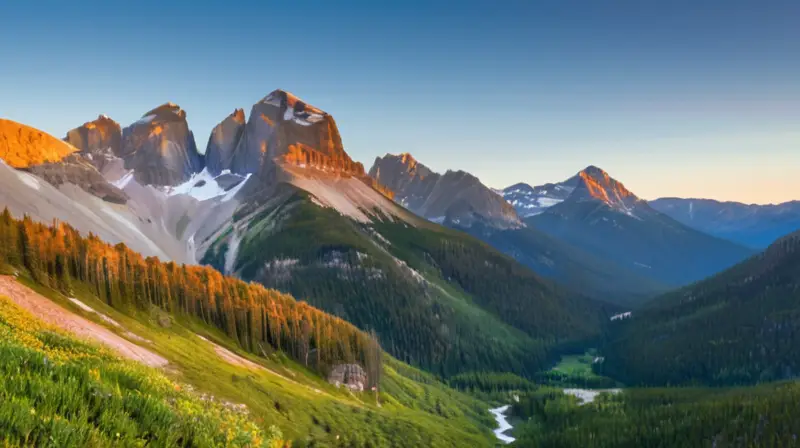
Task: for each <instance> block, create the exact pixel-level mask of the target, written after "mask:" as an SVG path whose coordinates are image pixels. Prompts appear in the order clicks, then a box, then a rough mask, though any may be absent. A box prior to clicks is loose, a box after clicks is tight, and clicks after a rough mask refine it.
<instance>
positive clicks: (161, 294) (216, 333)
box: [0, 215, 493, 447]
mask: <svg viewBox="0 0 800 448" xmlns="http://www.w3.org/2000/svg"><path fill="white" fill-rule="evenodd" d="M9 223H10V224H11V225H10V226H9V225H8V224H9ZM15 230H16V231H15ZM9 240H15V243H14V244H11V245H4V246H2V248H3V249H4V250H3V251H1V252H0V258H2V259H3V260H5V263H6V264H3V262H0V266H5V267H3V268H2V270H0V272H3V273H6V274H8V273H11V274H14V273H20V275H21V276H20V277H19V280H20V281H23V282H25V283H26V284H27V285H28V286H29V287H30V288H33V290H35V291H36V292H38V294H40V295H41V296H44V297H47V298H49V300H52V301H54V302H56V303H58V304H60V305H61V306H62V307H64V308H66V309H67V310H69V311H71V312H72V313H75V314H78V315H81V316H83V317H84V318H86V319H89V320H91V321H94V322H95V323H97V324H99V325H101V326H103V327H105V329H107V330H109V331H111V332H113V333H116V335H117V336H119V337H121V338H124V339H126V340H127V341H128V342H130V343H133V344H137V345H139V346H141V347H145V348H147V349H148V350H149V351H151V352H153V353H155V354H156V355H158V356H160V357H163V358H165V359H166V360H167V361H168V364H167V365H166V367H165V368H164V369H163V372H162V374H163V375H166V376H167V377H168V378H169V379H170V380H172V381H173V382H175V383H177V384H179V385H180V386H181V387H182V388H184V390H187V389H188V390H190V391H193V392H195V393H197V394H199V396H200V397H204V396H205V397H206V398H207V397H208V396H209V395H210V396H213V397H214V400H215V401H219V402H220V403H222V405H223V406H229V407H232V408H234V409H247V415H248V418H251V419H252V420H253V421H254V422H255V424H256V425H257V427H258V428H260V430H261V431H262V432H268V431H270V428H271V427H272V426H273V425H274V426H276V427H277V428H280V430H281V431H282V433H283V438H285V439H287V440H291V441H292V442H293V446H397V445H401V444H406V443H411V444H412V445H416V446H441V447H449V446H491V445H492V443H493V442H492V440H493V439H492V435H491V432H490V431H489V429H490V428H491V426H492V425H493V420H492V419H491V416H490V415H489V414H488V412H487V409H488V407H489V405H488V404H486V403H484V402H482V401H479V400H476V399H473V398H470V397H468V396H466V395H463V394H461V393H459V392H456V391H454V390H452V389H449V388H448V387H447V386H446V385H444V384H442V383H441V382H439V381H437V380H436V379H434V378H433V377H431V376H430V375H428V374H424V373H422V372H419V371H418V370H416V369H414V368H411V367H409V366H407V365H404V364H402V363H400V362H398V361H396V360H394V359H392V358H389V357H388V356H385V355H382V354H381V353H380V352H378V354H379V355H380V357H381V358H382V359H381V360H382V362H381V363H380V364H379V366H380V369H379V371H378V372H377V373H375V372H373V371H371V370H370V369H369V364H367V365H365V368H366V369H367V370H368V371H370V372H371V373H370V374H369V375H370V378H371V380H370V381H372V382H373V383H374V384H377V386H378V393H379V396H378V397H376V394H375V392H372V391H368V392H350V391H349V390H347V389H346V388H340V389H337V388H336V387H334V386H332V385H330V384H328V382H327V381H326V380H325V378H324V375H325V372H326V370H327V369H326V368H325V367H324V365H325V362H324V360H325V356H328V355H325V356H323V354H324V352H325V351H327V349H326V348H325V347H326V346H327V344H332V345H334V346H336V347H339V348H338V349H337V350H334V351H333V352H331V353H334V352H338V353H339V354H340V356H342V358H340V359H339V361H338V362H360V361H359V359H358V357H354V352H355V353H357V351H358V347H359V344H361V343H362V342H361V338H362V337H363V336H364V334H362V333H361V332H358V331H357V330H355V329H354V328H353V327H352V326H351V325H349V324H347V323H345V322H343V321H340V320H338V319H335V318H333V317H331V316H327V315H325V314H324V313H321V312H319V311H316V313H321V314H314V313H315V312H314V311H312V309H310V308H309V309H307V308H304V307H308V305H304V304H302V303H297V302H295V301H294V299H292V298H290V297H288V296H284V295H280V294H278V293H277V292H273V293H270V294H272V295H267V296H264V297H262V298H263V299H265V300H266V302H265V303H266V305H267V306H266V307H265V309H264V313H265V314H263V315H262V318H263V320H262V321H261V322H263V323H264V324H265V325H267V326H268V327H270V326H274V325H276V323H280V322H281V320H282V319H284V318H286V319H288V320H287V321H285V322H284V323H280V326H281V327H282V329H281V330H280V331H278V329H275V331H271V330H267V331H266V333H265V336H267V335H276V336H275V337H274V338H273V336H269V337H267V338H266V340H262V341H261V342H260V343H255V344H254V342H257V341H258V339H259V338H258V337H257V338H256V339H255V340H254V339H253V338H252V337H251V336H252V335H255V334H256V333H255V328H253V327H258V325H252V323H253V322H257V320H256V312H255V311H254V310H258V308H256V307H255V306H254V305H255V304H256V303H257V301H258V300H257V297H259V296H258V294H261V293H258V291H261V289H263V288H262V287H261V286H258V285H247V284H245V283H244V282H241V281H238V280H235V279H226V280H225V281H222V280H221V279H220V278H215V277H214V275H219V274H214V273H213V272H207V271H204V270H208V271H211V269H210V268H192V267H174V266H170V265H164V264H159V262H158V261H157V260H154V259H147V260H145V261H142V260H138V259H137V258H136V257H137V255H136V254H133V253H131V252H127V251H126V250H127V249H125V248H124V246H121V245H120V246H116V247H114V248H111V247H110V246H107V245H105V244H104V243H102V242H100V241H98V240H96V239H95V240H92V239H82V238H80V237H79V236H77V235H76V234H75V233H74V231H73V230H71V229H70V228H68V227H67V226H54V227H49V228H48V227H45V226H41V225H39V224H35V223H32V222H30V221H27V220H26V221H14V220H13V219H11V218H10V217H9V216H8V215H2V216H0V241H5V242H6V243H8V241H9ZM59 241H61V242H63V243H64V245H65V247H64V248H61V249H60V250H53V249H54V248H55V247H56V244H57V243H58V242H59ZM9 248H17V249H15V250H10V251H9V250H7V249H9ZM77 253H79V254H82V255H83V258H73V256H72V255H73V254H77ZM95 257H98V258H97V259H95ZM75 260H83V263H85V266H84V267H81V266H80V263H79V264H78V265H75V264H73V261H75ZM140 262H141V263H144V264H142V265H139V264H138V263H140ZM7 263H12V264H13V266H8V265H7ZM28 266H31V267H34V268H35V269H30V268H29V267H28ZM136 266H139V267H148V269H147V270H144V271H142V270H139V269H138V268H136ZM112 267H113V268H112ZM36 268H38V269H36ZM84 269H88V271H90V272H92V274H91V276H90V277H89V278H88V279H87V280H84V279H83V277H82V276H81V275H80V273H81V272H83V271H84ZM161 269H164V270H163V271H162V270H161ZM197 269H199V270H200V271H198V272H201V273H205V274H206V277H202V276H201V277H198V278H197V279H196V280H188V281H187V280H182V278H183V277H182V276H183V275H190V274H192V272H194V270H197ZM112 273H113V275H111V274H112ZM145 274H147V275H145ZM29 275H30V277H28V276H29ZM125 279H128V281H124V280H125ZM154 280H157V281H155V282H153V281H154ZM3 281H4V282H6V283H7V282H9V281H10V280H9V277H5V278H4V279H3ZM226 282H227V283H226ZM12 283H13V282H12ZM192 284H194V286H191V285H192ZM215 284H216V285H217V288H219V287H220V286H222V288H221V289H218V290H217V292H216V293H211V294H209V293H208V292H206V291H203V290H200V291H199V296H198V297H199V299H198V301H196V302H195V301H194V298H193V293H192V291H193V289H191V288H197V287H198V286H201V285H202V286H203V287H214V286H213V285H215ZM134 285H135V286H134ZM51 287H52V288H55V289H51ZM187 288H189V289H187ZM228 288H230V290H228ZM253 288H255V289H253ZM232 291H238V294H244V293H245V292H247V291H249V293H248V294H249V296H248V297H250V300H247V301H244V300H234V301H233V304H231V302H230V301H229V300H231V299H230V298H228V299H226V298H225V297H224V296H225V295H228V294H231V293H232ZM265 291H266V290H265ZM257 293H258V294H257ZM31 294H33V293H31ZM65 294H67V295H65ZM98 294H99V295H98ZM244 297H245V296H242V298H244ZM70 298H74V299H76V300H79V301H80V302H81V303H80V304H78V303H76V302H74V301H72V300H70ZM211 299H214V300H215V301H216V302H210V303H211V304H214V307H213V309H216V313H218V314H217V317H211V316H213V315H214V313H212V312H211V309H208V308H209V302H204V300H211ZM42 300H47V299H42ZM233 305H235V306H233ZM231 306H233V308H232V311H233V312H232V313H230V314H229V313H228V312H226V311H225V310H226V309H228V308H229V307H231ZM85 307H90V308H91V310H87V309H86V308H85ZM188 310H200V311H198V312H197V313H195V312H188ZM202 310H206V311H202ZM248 310H249V312H248ZM97 313H100V314H97ZM259 313H261V312H260V311H259ZM308 313H311V314H310V316H312V318H311V319H310V320H308V321H306V323H303V319H304V317H303V316H304V315H305V316H308V315H309V314H308ZM326 316H327V317H326ZM248 322H249V324H246V323H248ZM234 323H236V324H235V325H234ZM326 326H327V327H326ZM292 327H294V328H297V329H298V330H296V331H295V330H292V329H291V328H292ZM326 328H327V329H326ZM348 328H349V329H348ZM304 329H305V330H304ZM308 330H311V331H310V332H309V331H308ZM317 330H318V332H317ZM293 334H294V336H292V335H293ZM303 334H310V335H312V337H309V339H304V338H303V336H302V335H303ZM248 335H250V336H248ZM342 337H345V338H346V339H343V340H342V341H341V343H339V342H337V341H338V340H339V339H338V338H342ZM273 344H274V345H273ZM309 349H310V351H309ZM298 350H299V352H298ZM298 353H308V354H309V356H298ZM309 358H310V359H314V358H319V359H320V360H322V361H323V362H322V363H320V362H307V360H308V359H309ZM330 361H332V362H336V361H335V360H334V359H331V360H330ZM127 364H130V363H126V365H127ZM306 364H308V365H306ZM373 375H374V376H373ZM12 376H13V374H9V376H8V378H12ZM4 378H5V377H4ZM184 385H185V387H184ZM132 387H133V386H132ZM34 392H35V390H34ZM240 405H243V406H240ZM100 412H102V410H101V411H100ZM93 424H94V423H93ZM9 437H10V436H9ZM142 437H144V436H142ZM100 444H101V445H103V444H105V443H100ZM199 446H205V445H202V444H200V445H199Z"/></svg>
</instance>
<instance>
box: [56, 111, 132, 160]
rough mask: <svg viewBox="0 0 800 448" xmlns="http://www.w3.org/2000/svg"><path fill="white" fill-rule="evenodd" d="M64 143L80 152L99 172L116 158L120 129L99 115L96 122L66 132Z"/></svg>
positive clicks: (114, 122) (120, 137) (119, 144)
mask: <svg viewBox="0 0 800 448" xmlns="http://www.w3.org/2000/svg"><path fill="white" fill-rule="evenodd" d="M64 141H66V142H68V143H69V144H71V145H72V146H75V147H76V148H78V150H80V152H81V155H83V156H84V157H85V158H86V159H87V160H89V161H90V162H92V164H93V165H94V166H95V167H96V168H97V169H99V170H102V169H103V168H104V167H105V165H106V164H107V163H108V162H109V161H110V160H112V159H113V158H115V157H117V156H118V154H119V152H120V149H121V147H122V128H121V127H120V125H119V123H117V122H116V121H114V120H112V119H111V118H109V117H107V116H105V115H100V116H98V117H97V119H96V120H93V121H88V122H86V123H84V124H83V125H81V126H79V127H77V128H75V129H72V130H71V131H69V132H67V136H66V137H64Z"/></svg>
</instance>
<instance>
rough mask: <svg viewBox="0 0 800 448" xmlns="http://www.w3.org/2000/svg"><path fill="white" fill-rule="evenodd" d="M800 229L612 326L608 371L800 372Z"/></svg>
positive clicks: (733, 376) (734, 375)
mask: <svg viewBox="0 0 800 448" xmlns="http://www.w3.org/2000/svg"><path fill="white" fill-rule="evenodd" d="M798 297H800V234H798V233H795V234H792V235H790V236H788V237H785V238H783V239H781V240H779V241H777V242H776V243H774V244H773V245H771V246H770V247H769V248H768V249H767V250H766V251H765V252H763V253H762V254H759V255H757V256H755V257H753V258H751V259H749V260H747V261H745V262H743V263H740V264H739V265H737V266H735V267H733V268H731V269H729V270H727V271H724V272H722V273H720V274H718V275H715V276H713V277H711V278H709V279H707V280H704V281H702V282H699V283H696V284H694V285H691V286H688V287H686V288H683V289H681V290H678V291H675V292H673V293H670V294H667V295H665V296H663V297H661V298H659V299H657V300H655V301H654V302H652V303H651V304H649V306H648V307H647V308H646V309H644V310H641V311H639V312H634V314H633V317H632V318H630V319H625V320H622V321H618V323H616V324H615V325H612V327H611V336H610V338H611V339H610V342H609V343H608V344H607V346H606V348H605V349H604V355H605V356H606V361H605V364H604V369H605V373H606V374H609V375H610V376H613V377H615V378H618V379H620V380H621V381H623V382H625V383H626V384H688V383H704V384H713V385H725V384H752V383H757V382H763V381H772V380H779V379H786V378H793V377H795V376H797V375H798V373H800V351H798V350H797V349H796V347H797V346H798V344H800V332H798V331H797V328H798V327H800V301H798Z"/></svg>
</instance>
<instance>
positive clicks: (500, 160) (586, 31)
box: [0, 0, 800, 203]
mask: <svg viewBox="0 0 800 448" xmlns="http://www.w3.org/2000/svg"><path fill="white" fill-rule="evenodd" d="M383 3H389V2H378V1H363V2H355V1H336V2H334V1H304V2H288V1H280V2H278V1H249V0H239V1H228V2H210V1H200V0H198V1H193V2H168V1H164V0H162V1H151V0H137V1H135V2H108V1H68V2H64V1H52V0H50V1H6V2H2V5H0V17H1V18H2V26H0V42H2V45H0V117H4V118H10V119H12V120H16V121H20V122H23V123H26V124H29V125H32V126H35V127H38V128H40V129H43V130H45V131H47V132H50V133H52V134H54V135H56V136H59V137H61V136H63V135H64V134H65V133H66V131H67V130H68V129H70V128H72V127H75V126H77V125H80V124H81V123H83V122H84V121H87V120H91V119H94V118H95V117H96V116H97V115H98V114H99V113H105V114H107V115H109V116H111V117H112V118H114V119H116V120H117V121H119V122H120V123H122V124H123V125H127V124H129V123H131V122H133V121H135V120H136V119H137V118H138V117H140V116H141V115H142V114H143V113H144V112H146V111H147V110H149V109H151V108H153V107H155V106H157V105H159V104H161V103H163V102H166V101H173V102H176V103H178V104H180V105H181V106H182V107H183V108H184V109H185V110H186V111H187V114H188V119H189V124H190V126H191V127H192V129H193V130H194V131H195V136H196V138H197V142H198V146H200V147H201V148H204V147H205V144H206V142H207V140H208V134H209V132H210V130H211V128H212V127H213V126H214V125H215V124H216V123H218V122H219V121H221V120H222V119H223V118H225V116H226V115H227V114H229V113H230V112H231V111H233V109H234V108H236V107H242V108H244V109H245V111H246V112H249V110H250V107H251V106H252V104H253V103H255V102H256V101H258V100H259V99H260V98H262V97H263V96H265V95H266V94H267V93H269V92H270V91H272V90H274V89H276V88H282V89H286V90H289V91H291V92H293V93H295V94H297V95H298V96H300V97H301V98H303V99H304V100H306V101H308V102H309V103H311V104H314V105H315V106H318V107H320V108H322V109H324V110H326V111H328V112H329V113H331V114H333V115H334V117H335V118H336V121H337V123H338V125H339V127H340V130H341V133H342V137H343V140H344V144H345V148H346V150H347V151H348V153H349V154H350V155H351V156H352V157H353V158H354V159H356V160H359V161H362V162H364V164H365V166H367V167H369V166H370V165H371V164H372V160H373V159H374V158H375V156H378V155H383V154H385V153H387V152H388V153H399V152H410V153H412V154H413V155H414V156H415V157H416V158H417V159H419V160H420V161H421V162H423V163H425V164H426V165H428V166H430V167H431V168H433V169H435V170H438V171H444V170H446V169H464V170H466V171H469V172H471V173H473V174H475V175H477V176H478V177H480V178H481V180H483V181H484V182H485V183H486V184H488V185H490V186H492V187H504V186H507V185H510V184H512V183H516V182H520V181H524V182H528V183H531V184H534V185H535V184H541V183H545V182H552V181H559V180H563V179H565V178H567V177H569V176H570V175H572V174H574V173H575V172H577V171H578V170H580V169H582V168H583V167H585V166H587V165H590V164H594V165H597V166H600V167H602V168H604V169H605V170H606V171H608V172H609V173H610V174H611V175H612V176H614V177H616V178H617V179H619V180H620V181H622V182H624V183H625V184H626V186H627V187H628V188H629V189H631V190H632V191H634V192H635V193H637V194H638V195H639V196H642V197H644V198H647V199H651V198H655V197H660V196H687V197H708V198H714V199H721V200H737V201H743V202H756V203H768V202H782V201H787V200H792V199H800V175H798V171H799V170H798V169H799V168H800V25H798V23H800V2H798V1H791V2H789V1H787V2H776V1H764V2H755V1H738V0H726V1H723V0H719V1H696V0H694V1H683V0H680V1H677V0H670V1H669V2H657V1H648V0H630V1H621V0H620V1H617V0H608V1H594V0H585V1H558V0H553V1H546V2H533V1H514V0H503V1H500V0H487V1H481V2H472V1H458V2H456V1H446V2H444V1H441V2H440V1H427V2H419V1H403V2H393V3H396V5H386V4H383Z"/></svg>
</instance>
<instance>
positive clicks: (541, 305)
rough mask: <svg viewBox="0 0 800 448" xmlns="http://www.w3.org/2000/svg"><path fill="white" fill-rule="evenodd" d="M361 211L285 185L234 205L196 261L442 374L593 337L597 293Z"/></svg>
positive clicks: (423, 224)
mask: <svg viewBox="0 0 800 448" xmlns="http://www.w3.org/2000/svg"><path fill="white" fill-rule="evenodd" d="M398 211H402V212H403V213H405V214H408V212H405V211H404V210H402V209H400V208H399V207H398ZM364 212H365V213H368V214H370V215H371V216H372V217H373V219H372V220H371V221H370V222H368V223H364V222H358V221H356V220H353V219H349V218H348V217H346V216H342V215H341V214H339V213H338V212H337V211H336V210H334V209H331V208H327V207H320V206H319V205H318V204H317V203H316V200H315V198H314V197H313V196H312V195H310V194H309V193H307V192H304V191H300V190H297V189H295V188H293V187H291V186H288V185H285V186H283V187H282V190H281V192H279V193H278V194H273V195H272V196H271V199H269V200H267V201H265V202H264V203H262V204H253V205H252V206H251V209H244V210H240V211H239V212H237V215H236V216H235V217H234V219H235V223H234V224H233V225H232V226H231V228H230V229H229V230H228V231H226V232H223V233H222V235H221V236H220V237H219V239H218V240H217V241H216V243H215V244H213V245H212V246H211V248H210V249H209V250H208V251H207V252H206V257H205V258H204V259H203V262H204V263H208V264H211V265H212V266H215V267H217V268H218V269H225V268H232V269H231V270H232V271H233V272H235V274H236V275H238V276H240V277H241V278H243V279H245V280H255V281H258V282H260V283H262V284H264V285H267V286H269V287H273V288H277V289H280V290H282V291H286V292H289V293H291V294H292V295H294V296H295V297H298V298H302V299H305V300H308V301H309V302H310V303H312V304H313V305H315V306H318V307H320V308H322V309H324V310H326V311H328V312H330V313H333V314H335V315H337V316H340V317H342V318H344V319H346V320H347V321H349V322H352V323H353V324H355V325H356V326H357V327H359V328H361V329H363V330H375V331H376V332H377V334H378V336H379V338H380V340H381V341H382V344H383V346H384V347H385V348H386V349H387V350H388V351H389V352H390V353H391V354H393V355H394V356H396V357H398V358H400V359H401V360H403V361H406V362H410V363H413V364H415V365H417V366H420V367H422V368H424V369H427V370H429V371H433V372H436V373H438V374H441V375H451V374H455V373H459V372H464V371H474V370H495V371H511V372H516V373H520V374H523V375H533V374H534V373H535V372H536V371H538V370H539V369H541V368H542V367H543V366H545V365H547V363H548V362H549V359H551V357H552V355H553V352H554V351H556V350H558V349H559V348H561V347H564V346H566V345H569V344H575V343H578V342H580V341H585V340H587V339H590V338H593V337H596V336H597V335H599V333H600V329H601V326H602V324H603V323H604V321H605V320H606V317H605V312H604V310H603V308H602V306H601V305H600V304H598V303H597V302H594V301H592V300H589V299H586V298H584V297H580V296H578V295H577V294H574V293H572V292H569V291H565V290H563V289H562V288H560V287H559V286H557V285H556V284H554V283H553V282H551V281H548V280H545V279H542V278H541V277H539V276H537V275H536V274H534V273H533V272H531V271H530V270H528V269H527V268H525V267H524V266H522V265H521V264H519V263H517V262H516V261H514V260H513V259H511V258H509V257H507V256H505V255H503V254H501V253H499V252H497V251H495V250H494V249H492V248H490V247H489V246H487V245H486V244H484V243H481V242H479V241H478V240H476V239H474V238H472V237H470V236H468V235H466V234H463V233H461V232H458V231H453V230H449V229H446V228H444V227H441V226H438V225H436V224H433V223H429V222H427V221H425V220H422V219H408V218H403V219H398V218H397V217H396V216H389V215H387V214H385V213H383V212H381V211H379V210H365V211H364ZM254 215H255V217H254ZM245 217H246V219H245ZM237 220H238V222H248V224H247V228H246V229H242V228H240V227H239V226H238V224H237ZM233 248H235V250H236V255H235V262H234V263H230V261H231V259H232V258H233V257H232V256H231V251H233V250H234V249H233ZM226 264H227V266H226ZM231 265H232V266H231Z"/></svg>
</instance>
